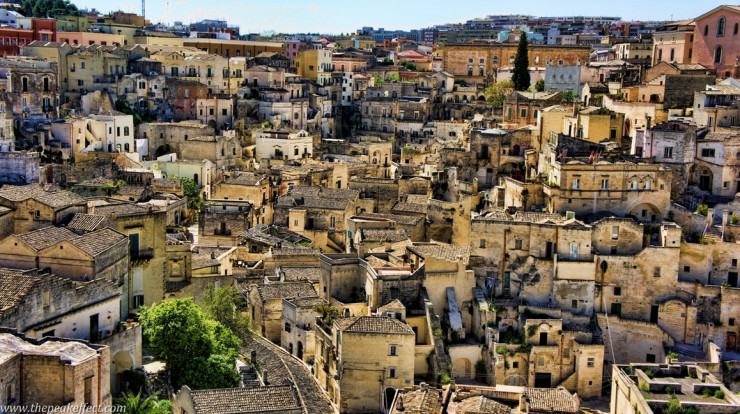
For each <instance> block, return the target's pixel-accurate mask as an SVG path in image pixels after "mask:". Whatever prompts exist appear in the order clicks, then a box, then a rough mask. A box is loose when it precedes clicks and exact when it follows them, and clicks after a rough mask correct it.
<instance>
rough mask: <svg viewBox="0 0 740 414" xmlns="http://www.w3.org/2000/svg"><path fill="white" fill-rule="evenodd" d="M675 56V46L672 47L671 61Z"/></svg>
mask: <svg viewBox="0 0 740 414" xmlns="http://www.w3.org/2000/svg"><path fill="white" fill-rule="evenodd" d="M675 57H676V51H675V50H674V49H673V48H671V59H670V61H671V62H673V59H674V58H675Z"/></svg>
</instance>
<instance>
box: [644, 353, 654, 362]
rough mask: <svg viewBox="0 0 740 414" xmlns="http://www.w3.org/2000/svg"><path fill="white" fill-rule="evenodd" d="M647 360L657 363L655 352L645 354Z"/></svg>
mask: <svg viewBox="0 0 740 414" xmlns="http://www.w3.org/2000/svg"><path fill="white" fill-rule="evenodd" d="M645 362H648V363H651V364H654V363H655V354H647V355H645Z"/></svg>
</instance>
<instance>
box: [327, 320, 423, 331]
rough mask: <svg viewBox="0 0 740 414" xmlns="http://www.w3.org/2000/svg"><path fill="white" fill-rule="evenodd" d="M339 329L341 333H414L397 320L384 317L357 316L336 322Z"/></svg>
mask: <svg viewBox="0 0 740 414" xmlns="http://www.w3.org/2000/svg"><path fill="white" fill-rule="evenodd" d="M336 322H337V325H338V327H339V329H340V330H341V331H343V332H354V333H369V334H393V335H413V334H414V331H413V330H412V329H411V327H410V326H408V325H407V324H405V323H403V322H401V321H399V320H398V319H393V318H387V317H384V316H359V317H355V318H342V319H337V320H336Z"/></svg>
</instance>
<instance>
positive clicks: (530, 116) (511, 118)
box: [502, 91, 562, 128]
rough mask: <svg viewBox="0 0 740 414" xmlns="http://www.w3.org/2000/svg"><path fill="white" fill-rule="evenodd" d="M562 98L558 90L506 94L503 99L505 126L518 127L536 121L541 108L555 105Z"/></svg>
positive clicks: (532, 123)
mask: <svg viewBox="0 0 740 414" xmlns="http://www.w3.org/2000/svg"><path fill="white" fill-rule="evenodd" d="M561 100H562V96H561V94H560V93H558V92H519V91H514V92H512V93H510V94H508V95H506V99H505V100H504V112H503V113H504V122H503V124H502V125H503V126H504V127H505V128H518V127H524V126H527V125H534V124H536V123H537V118H538V117H539V113H540V111H541V110H542V109H544V108H547V107H550V106H552V105H557V104H559V103H560V101H561Z"/></svg>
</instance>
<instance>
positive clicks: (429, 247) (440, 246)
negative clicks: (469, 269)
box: [406, 243, 470, 263]
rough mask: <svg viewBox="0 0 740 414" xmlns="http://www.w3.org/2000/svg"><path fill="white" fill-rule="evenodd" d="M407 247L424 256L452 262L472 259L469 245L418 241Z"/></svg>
mask: <svg viewBox="0 0 740 414" xmlns="http://www.w3.org/2000/svg"><path fill="white" fill-rule="evenodd" d="M406 248H407V249H408V250H409V251H411V252H412V253H414V254H416V255H419V256H421V257H423V258H427V257H434V258H435V259H440V260H447V261H450V262H457V261H462V262H463V263H468V260H469V259H470V247H469V246H457V245H453V244H445V243H416V244H413V245H411V246H406Z"/></svg>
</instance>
